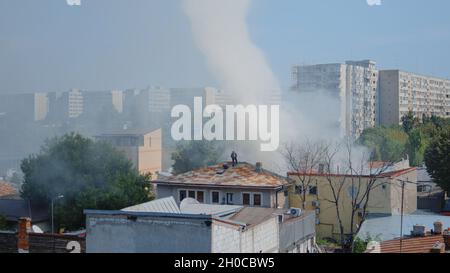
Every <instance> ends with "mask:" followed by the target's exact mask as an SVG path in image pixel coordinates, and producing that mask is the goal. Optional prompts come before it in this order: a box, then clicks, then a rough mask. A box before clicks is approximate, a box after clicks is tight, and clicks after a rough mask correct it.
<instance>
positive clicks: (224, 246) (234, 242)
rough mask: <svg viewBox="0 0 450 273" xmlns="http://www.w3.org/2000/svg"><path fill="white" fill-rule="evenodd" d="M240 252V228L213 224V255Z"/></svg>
mask: <svg viewBox="0 0 450 273" xmlns="http://www.w3.org/2000/svg"><path fill="white" fill-rule="evenodd" d="M240 252H241V251H240V232H239V229H238V227H235V226H229V225H226V224H220V223H219V224H218V223H213V225H212V253H240Z"/></svg>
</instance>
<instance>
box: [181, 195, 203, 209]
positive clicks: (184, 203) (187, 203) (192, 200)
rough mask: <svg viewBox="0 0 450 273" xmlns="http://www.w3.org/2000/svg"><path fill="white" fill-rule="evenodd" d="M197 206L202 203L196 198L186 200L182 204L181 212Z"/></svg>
mask: <svg viewBox="0 0 450 273" xmlns="http://www.w3.org/2000/svg"><path fill="white" fill-rule="evenodd" d="M196 204H200V202H198V201H197V200H195V199H194V198H184V199H183V201H181V203H180V210H181V211H183V210H184V208H185V207H187V206H189V205H196Z"/></svg>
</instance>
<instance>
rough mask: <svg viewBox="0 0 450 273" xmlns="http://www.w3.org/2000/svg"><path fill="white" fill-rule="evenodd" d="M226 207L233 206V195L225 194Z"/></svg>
mask: <svg viewBox="0 0 450 273" xmlns="http://www.w3.org/2000/svg"><path fill="white" fill-rule="evenodd" d="M227 205H233V194H232V193H227Z"/></svg>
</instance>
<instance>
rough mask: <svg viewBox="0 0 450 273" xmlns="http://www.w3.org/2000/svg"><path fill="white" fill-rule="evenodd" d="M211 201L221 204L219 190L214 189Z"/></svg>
mask: <svg viewBox="0 0 450 273" xmlns="http://www.w3.org/2000/svg"><path fill="white" fill-rule="evenodd" d="M211 203H213V204H219V192H218V191H213V192H212V193H211Z"/></svg>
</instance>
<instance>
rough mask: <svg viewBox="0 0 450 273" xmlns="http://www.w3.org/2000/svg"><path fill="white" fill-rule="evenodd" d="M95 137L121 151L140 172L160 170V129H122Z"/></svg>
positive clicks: (154, 172)
mask: <svg viewBox="0 0 450 273" xmlns="http://www.w3.org/2000/svg"><path fill="white" fill-rule="evenodd" d="M96 138H97V139H99V140H104V141H107V142H109V143H111V144H112V145H113V146H114V147H115V148H116V149H118V150H120V151H122V152H123V153H124V154H125V155H126V157H127V158H128V159H129V160H130V161H131V162H132V163H133V165H134V166H135V167H136V169H137V170H138V171H139V172H140V173H141V174H146V173H152V174H156V173H157V172H161V169H162V130H161V129H157V130H151V131H142V132H137V131H136V132H134V131H131V130H123V131H118V132H114V133H108V134H103V135H100V136H97V137H96ZM154 177H156V175H155V176H154ZM154 177H153V178H154Z"/></svg>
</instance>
